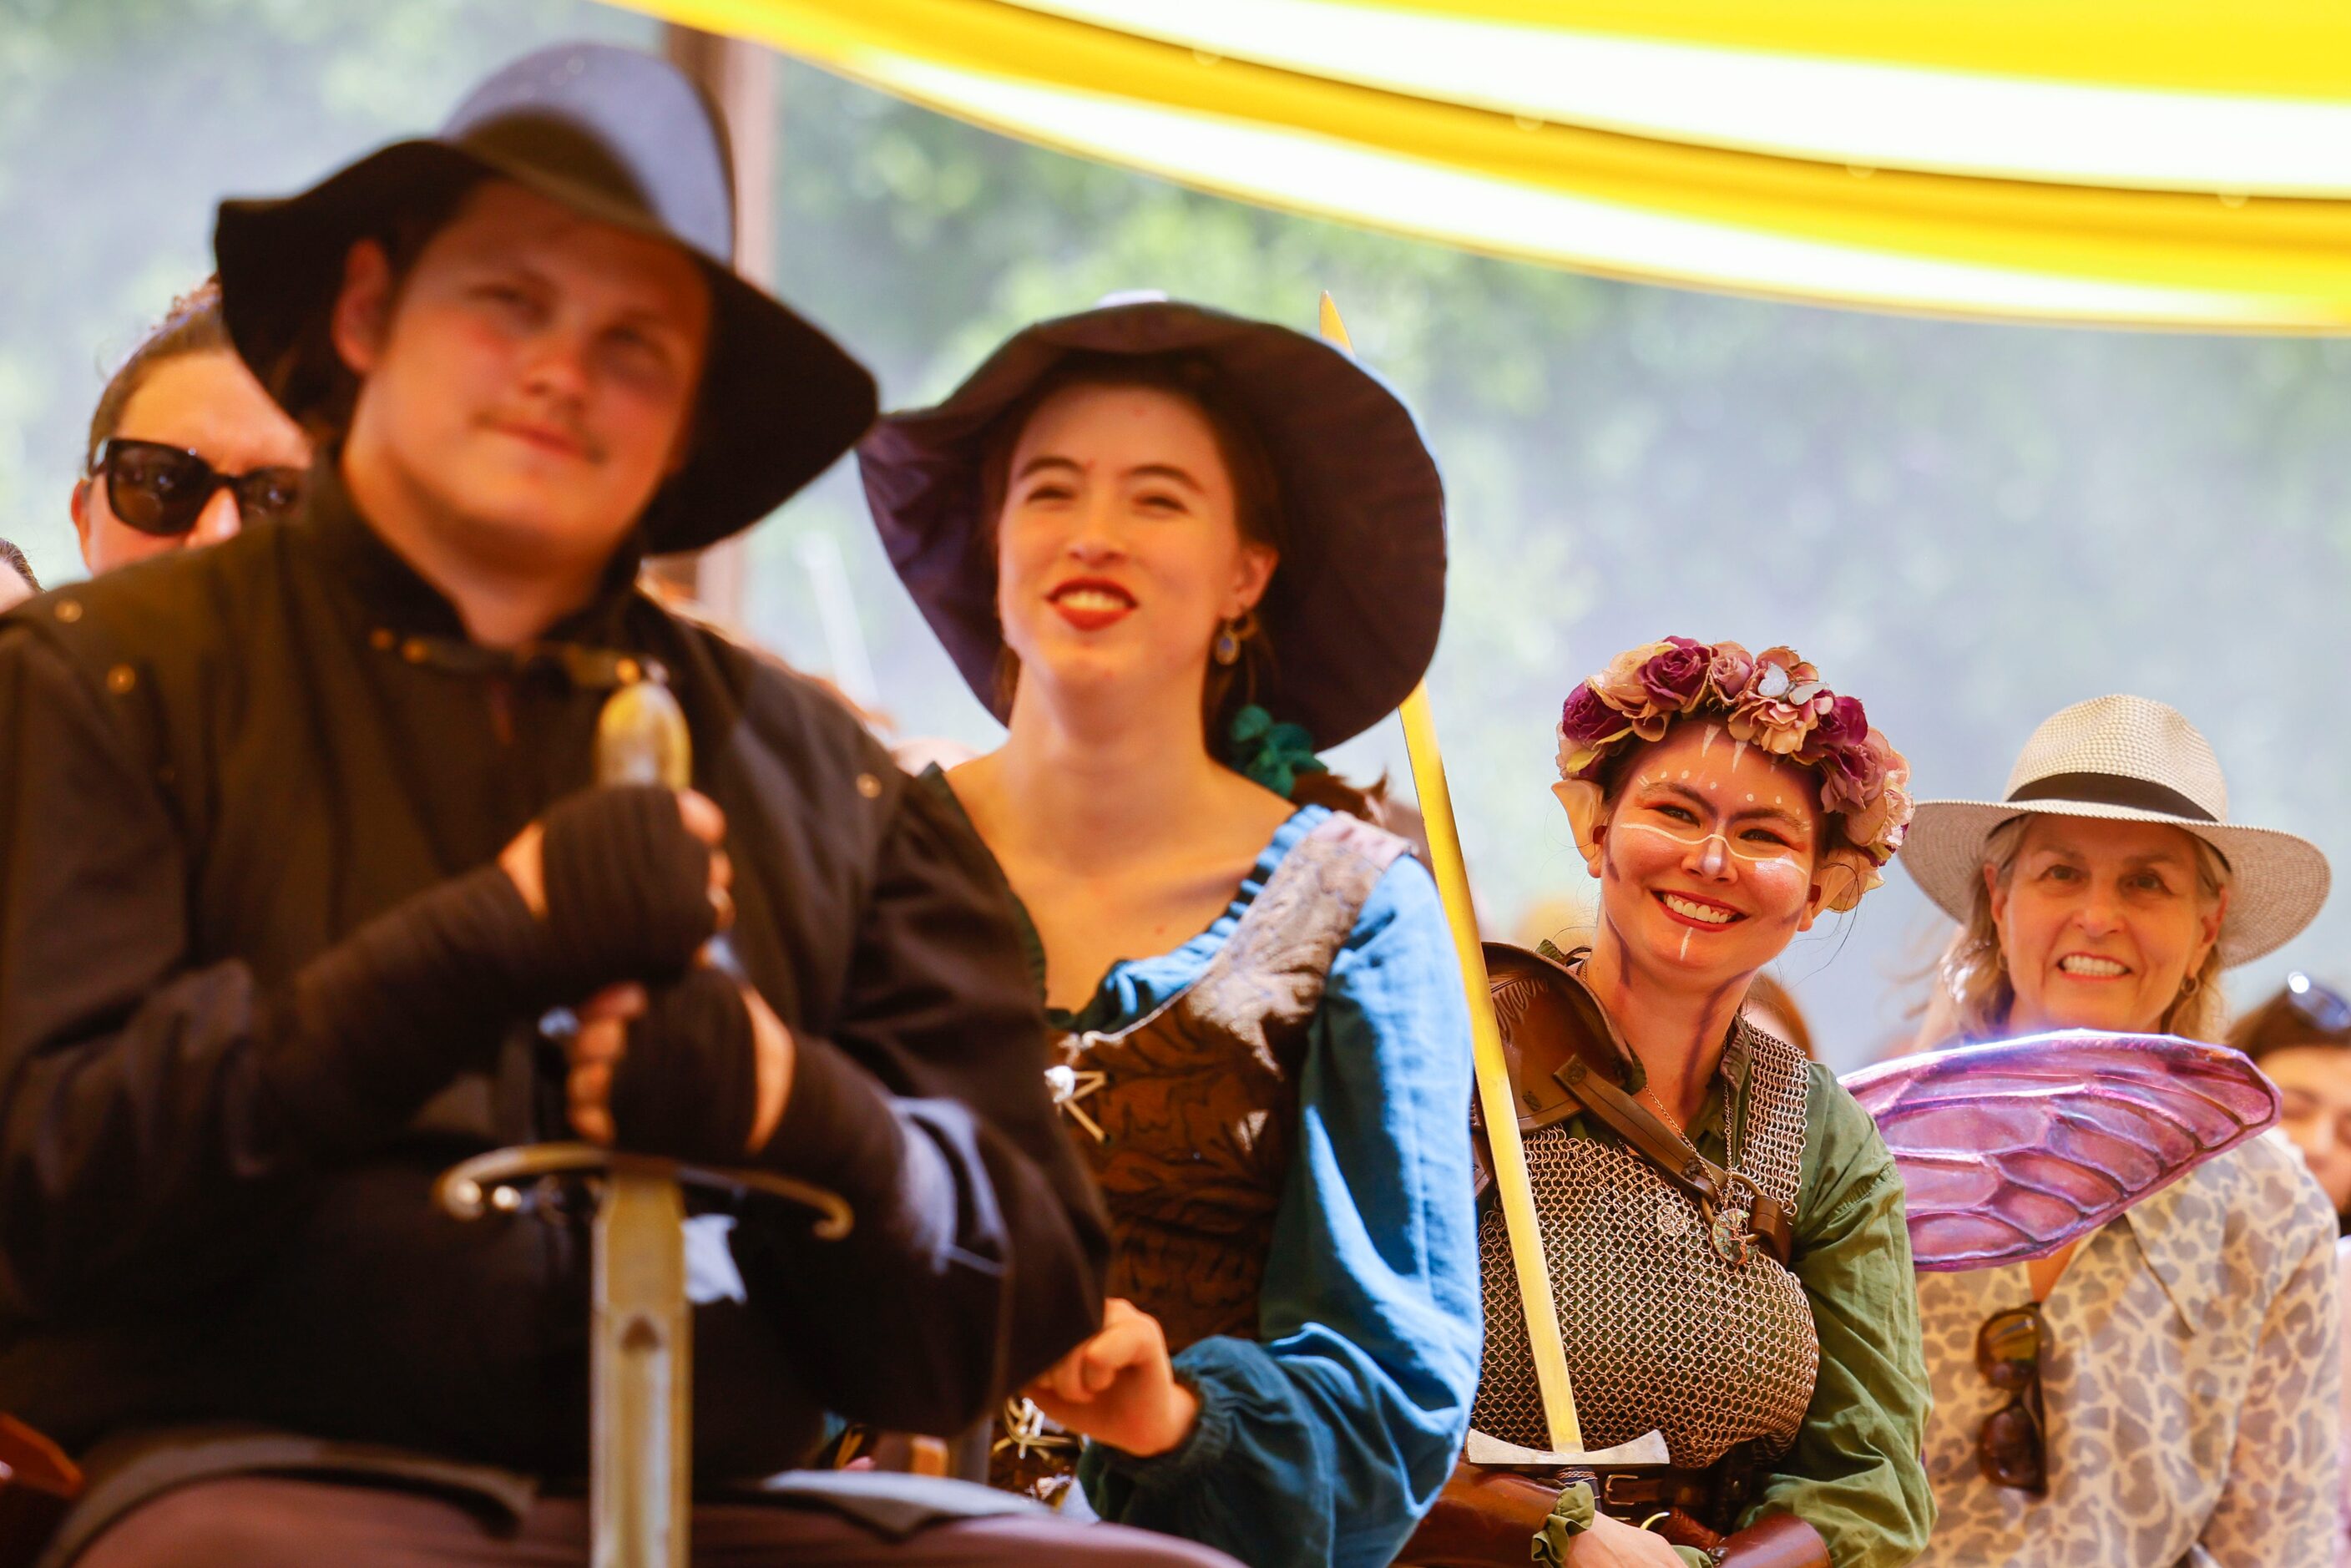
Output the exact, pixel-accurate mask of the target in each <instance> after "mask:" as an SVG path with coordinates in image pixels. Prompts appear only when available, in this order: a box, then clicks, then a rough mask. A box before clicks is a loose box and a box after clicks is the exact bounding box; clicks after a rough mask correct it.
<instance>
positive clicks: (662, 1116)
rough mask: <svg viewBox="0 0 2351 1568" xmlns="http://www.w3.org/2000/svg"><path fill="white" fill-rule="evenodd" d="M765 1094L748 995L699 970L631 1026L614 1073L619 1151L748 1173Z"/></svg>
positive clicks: (655, 998) (662, 992)
mask: <svg viewBox="0 0 2351 1568" xmlns="http://www.w3.org/2000/svg"><path fill="white" fill-rule="evenodd" d="M758 1096H759V1078H758V1052H757V1049H756V1048H755V1047H754V1045H753V1044H752V1039H751V1009H750V1007H749V1005H748V1004H747V1002H745V1000H744V999H743V991H742V988H741V987H740V986H739V985H738V984H737V982H736V981H735V980H734V979H733V978H732V977H729V976H727V975H726V974H724V973H722V972H721V971H719V970H716V969H707V968H705V969H696V970H695V971H694V972H693V973H691V974H689V975H687V976H686V977H685V978H684V979H683V980H680V981H678V982H677V983H676V984H675V985H674V986H665V987H664V988H661V989H659V990H657V991H654V992H653V994H652V997H651V998H650V1005H649V1006H648V1007H647V1009H646V1010H645V1012H644V1015H643V1017H641V1018H639V1019H635V1020H634V1021H633V1022H632V1023H631V1024H630V1025H629V1040H628V1046H627V1049H625V1050H624V1051H622V1053H621V1061H620V1065H619V1066H618V1067H616V1068H615V1069H614V1070H613V1072H612V1098H611V1106H612V1133H613V1143H614V1144H615V1145H617V1146H618V1147H620V1148H623V1149H627V1150H629V1151H630V1152H632V1153H633V1154H641V1155H667V1156H668V1157H670V1158H672V1159H679V1160H690V1161H693V1162H695V1163H696V1164H699V1165H716V1166H739V1165H741V1164H743V1163H744V1162H745V1161H747V1159H749V1158H750V1153H749V1145H750V1142H751V1126H752V1123H753V1122H754V1120H755V1119H756V1118H757V1116H758Z"/></svg>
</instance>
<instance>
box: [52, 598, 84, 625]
mask: <svg viewBox="0 0 2351 1568" xmlns="http://www.w3.org/2000/svg"><path fill="white" fill-rule="evenodd" d="M57 619H58V620H60V621H62V622H65V623H66V624H67V625H68V626H70V625H72V624H73V623H74V622H77V621H78V620H80V619H81V601H80V600H78V599H60V600H58V601H57Z"/></svg>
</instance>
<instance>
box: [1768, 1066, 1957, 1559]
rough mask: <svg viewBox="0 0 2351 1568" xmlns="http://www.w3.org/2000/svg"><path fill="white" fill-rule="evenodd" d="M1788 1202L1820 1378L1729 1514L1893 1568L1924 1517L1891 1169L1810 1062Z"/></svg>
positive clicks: (1904, 1251)
mask: <svg viewBox="0 0 2351 1568" xmlns="http://www.w3.org/2000/svg"><path fill="white" fill-rule="evenodd" d="M1811 1073H1812V1078H1811V1086H1810V1091H1809V1094H1808V1097H1807V1101H1806V1113H1805V1131H1804V1158H1803V1168H1802V1183H1801V1186H1800V1189H1799V1191H1798V1194H1797V1203H1796V1249H1795V1263H1794V1267H1795V1272H1796V1277H1797V1278H1798V1279H1799V1280H1801V1281H1803V1285H1804V1291H1805V1293H1806V1294H1807V1295H1808V1296H1810V1297H1811V1298H1812V1303H1813V1324H1814V1326H1815V1327H1816V1328H1817V1329H1818V1330H1819V1332H1820V1339H1821V1372H1820V1380H1819V1381H1818V1382H1817V1383H1816V1384H1814V1385H1813V1402H1812V1405H1811V1407H1810V1408H1808V1409H1807V1410H1806V1411H1805V1412H1804V1424H1803V1426H1802V1428H1801V1429H1800V1430H1799V1431H1798V1432H1797V1434H1796V1442H1795V1446H1794V1447H1793V1448H1791V1449H1790V1450H1789V1451H1788V1453H1787V1454H1786V1455H1785V1456H1783V1457H1782V1458H1781V1459H1780V1461H1779V1463H1778V1464H1777V1466H1776V1467H1775V1468H1774V1469H1772V1470H1771V1472H1770V1473H1769V1474H1767V1475H1765V1476H1763V1477H1761V1478H1759V1479H1760V1481H1761V1485H1760V1487H1759V1489H1758V1496H1757V1498H1756V1500H1755V1502H1754V1504H1753V1505H1752V1506H1751V1507H1750V1509H1749V1510H1748V1512H1747V1514H1746V1516H1745V1518H1744V1519H1742V1520H1741V1521H1740V1522H1741V1523H1742V1524H1743V1523H1746V1522H1749V1521H1752V1520H1753V1519H1755V1518H1756V1517H1757V1516H1758V1515H1760V1514H1764V1513H1793V1514H1794V1515H1796V1516H1797V1517H1798V1518H1799V1519H1802V1520H1803V1521H1805V1522H1806V1523H1808V1524H1810V1525H1811V1526H1812V1527H1813V1529H1814V1530H1817V1531H1820V1532H1821V1538H1822V1539H1823V1541H1825V1542H1827V1543H1828V1549H1829V1561H1830V1563H1833V1564H1834V1568H1898V1565H1899V1564H1902V1563H1908V1562H1909V1561H1911V1559H1913V1558H1915V1557H1916V1556H1917V1555H1918V1553H1919V1552H1922V1551H1924V1550H1925V1549H1926V1545H1927V1532H1928V1531H1929V1530H1930V1529H1932V1528H1933V1526H1934V1522H1935V1501H1934V1496H1933V1494H1932V1493H1931V1492H1930V1491H1929V1490H1928V1486H1927V1473H1926V1469H1925V1467H1924V1466H1923V1465H1922V1464H1921V1463H1920V1461H1919V1448H1920V1445H1921V1444H1922V1442H1923V1441H1924V1440H1925V1437H1926V1430H1927V1405H1928V1384H1927V1364H1926V1358H1925V1355H1924V1354H1923V1352H1922V1351H1921V1349H1920V1346H1919V1341H1918V1297H1917V1288H1916V1286H1915V1285H1914V1284H1913V1282H1912V1277H1911V1271H1910V1234H1909V1231H1908V1229H1907V1228H1906V1226H1905V1224H1904V1221H1903V1213H1902V1178H1901V1176H1900V1175H1899V1174H1898V1173H1897V1172H1896V1170H1895V1168H1894V1156H1893V1155H1890V1154H1889V1153H1887V1152H1886V1143H1885V1140H1883V1139H1882V1138H1880V1137H1879V1136H1878V1135H1877V1127H1876V1124H1875V1123H1873V1122H1872V1121H1871V1120H1870V1119H1869V1113H1867V1112H1865V1111H1864V1110H1863V1109H1862V1108H1861V1106H1860V1105H1859V1104H1858V1103H1855V1100H1854V1098H1853V1096H1852V1095H1850V1094H1848V1093H1846V1092H1844V1089H1842V1088H1841V1087H1839V1086H1838V1084H1837V1082H1836V1079H1835V1078H1834V1076H1833V1075H1831V1073H1830V1072H1829V1071H1828V1069H1826V1068H1824V1067H1823V1066H1821V1065H1820V1064H1818V1063H1817V1062H1815V1063H1813V1066H1812V1069H1811Z"/></svg>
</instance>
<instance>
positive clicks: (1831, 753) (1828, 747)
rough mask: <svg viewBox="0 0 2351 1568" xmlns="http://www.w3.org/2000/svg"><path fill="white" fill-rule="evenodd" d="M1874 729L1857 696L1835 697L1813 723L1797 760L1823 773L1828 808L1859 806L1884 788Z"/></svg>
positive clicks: (1832, 809) (1883, 770)
mask: <svg viewBox="0 0 2351 1568" xmlns="http://www.w3.org/2000/svg"><path fill="white" fill-rule="evenodd" d="M1873 733H1875V732H1874V731H1872V730H1871V729H1870V727H1869V716H1868V715H1867V714H1866V713H1865V712H1864V711H1863V710H1862V706H1861V702H1860V699H1859V698H1857V697H1838V698H1836V699H1834V701H1833V702H1832V703H1831V704H1830V705H1829V711H1828V712H1827V713H1825V714H1823V715H1822V716H1821V720H1820V722H1819V723H1818V724H1816V725H1814V726H1813V733H1812V736H1811V737H1810V738H1809V739H1808V740H1806V742H1805V743H1804V747H1803V749H1802V751H1800V752H1798V753H1797V754H1796V760H1797V761H1799V762H1802V763H1803V764H1805V765H1807V766H1808V767H1811V768H1814V769H1816V770H1818V772H1819V773H1820V776H1821V805H1822V806H1823V808H1824V809H1825V810H1831V811H1853V810H1859V809H1860V808H1861V807H1863V806H1864V805H1866V804H1867V803H1868V802H1869V801H1870V800H1874V799H1876V795H1877V792H1878V790H1880V789H1883V788H1885V766H1884V763H1883V762H1882V761H1881V759H1880V758H1879V757H1878V755H1877V754H1876V752H1875V751H1873V750H1872V749H1871V748H1870V745H1869V737H1870V736H1871V735H1872V734H1873ZM1881 738H1882V737H1881Z"/></svg>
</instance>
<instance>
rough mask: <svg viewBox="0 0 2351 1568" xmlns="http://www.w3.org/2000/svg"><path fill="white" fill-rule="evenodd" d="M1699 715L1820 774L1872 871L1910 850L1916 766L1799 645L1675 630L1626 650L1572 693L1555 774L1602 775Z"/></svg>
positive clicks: (1827, 798) (1829, 801)
mask: <svg viewBox="0 0 2351 1568" xmlns="http://www.w3.org/2000/svg"><path fill="white" fill-rule="evenodd" d="M1700 713H1707V714H1719V715H1721V716H1722V724H1723V727H1724V728H1725V729H1727V730H1729V732H1730V737H1731V739H1733V740H1736V741H1740V742H1742V743H1744V744H1746V745H1749V746H1753V747H1758V748H1759V749H1761V750H1763V751H1766V752H1769V753H1770V754H1771V755H1772V756H1774V757H1784V758H1788V759H1789V760H1790V761H1792V762H1794V763H1796V764H1798V765H1799V766H1801V767H1804V768H1811V769H1813V771H1814V772H1815V773H1817V774H1819V775H1820V779H1821V810H1823V811H1830V812H1834V813H1835V814H1836V815H1838V816H1841V817H1843V818H1844V836H1845V839H1846V841H1848V842H1850V843H1851V844H1852V845H1853V846H1854V847H1855V849H1857V850H1859V851H1860V852H1862V853H1863V854H1864V855H1865V856H1867V857H1868V859H1869V862H1870V864H1871V865H1872V866H1883V865H1885V864H1886V862H1888V861H1890V860H1892V859H1893V858H1894V852H1895V851H1896V850H1898V849H1900V848H1901V847H1902V835H1903V834H1904V833H1905V832H1906V831H1908V829H1909V826H1910V792H1909V789H1908V785H1909V782H1910V764H1909V763H1908V762H1907V760H1905V759H1904V758H1903V756H1902V754H1901V753H1900V752H1898V751H1896V750H1895V749H1894V747H1892V746H1891V745H1889V744H1887V742H1886V737H1885V736H1883V735H1881V734H1879V733H1878V732H1877V731H1876V730H1874V729H1872V728H1870V727H1869V716H1868V715H1867V714H1865V713H1864V712H1863V711H1862V706H1861V702H1860V700H1859V699H1858V698H1855V697H1841V696H1839V695H1836V694H1835V693H1834V692H1832V691H1830V690H1829V689H1828V688H1827V687H1826V686H1823V685H1821V673H1820V671H1818V670H1816V669H1814V668H1813V666H1812V665H1810V664H1805V663H1804V662H1803V661H1802V659H1799V658H1798V657H1796V653H1795V650H1794V649H1792V648H1770V649H1766V650H1765V651H1764V652H1762V653H1749V652H1748V651H1747V650H1746V649H1744V648H1742V647H1740V645H1739V644H1738V643H1714V644H1713V645H1712V646H1708V644H1706V643H1698V642H1693V641H1691V640H1690V639H1689V638H1687V637H1668V638H1667V639H1666V640H1665V641H1664V642H1662V643H1643V644H1641V646H1639V647H1637V648H1628V649H1626V650H1625V652H1624V653H1619V654H1617V655H1616V657H1614V659H1612V660H1610V661H1609V662H1608V667H1607V668H1606V669H1605V670H1603V671H1602V672H1601V673H1600V674H1596V675H1593V677H1592V678H1591V679H1589V680H1587V681H1584V682H1583V684H1582V685H1578V686H1577V687H1576V688H1575V689H1574V690H1573V691H1572V692H1570V693H1568V694H1567V703H1566V706H1563V707H1562V709H1561V710H1560V716H1559V776H1560V777H1561V778H1562V779H1595V778H1596V777H1597V776H1598V774H1599V771H1600V766H1601V764H1602V763H1603V762H1604V761H1606V760H1607V759H1608V758H1610V757H1612V756H1614V755H1615V754H1616V753H1618V752H1620V751H1622V750H1624V749H1625V747H1626V746H1627V745H1628V744H1629V743H1630V742H1632V741H1633V740H1635V739H1640V740H1645V741H1648V740H1662V739H1664V738H1665V734H1666V728H1667V726H1669V725H1671V724H1672V723H1673V721H1674V720H1675V719H1677V718H1680V717H1683V716H1687V715H1692V714H1700ZM1870 885H1871V886H1875V885H1876V879H1875V878H1874V877H1873V878H1871V879H1870ZM1862 891H1867V890H1866V889H1863V890H1862Z"/></svg>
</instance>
